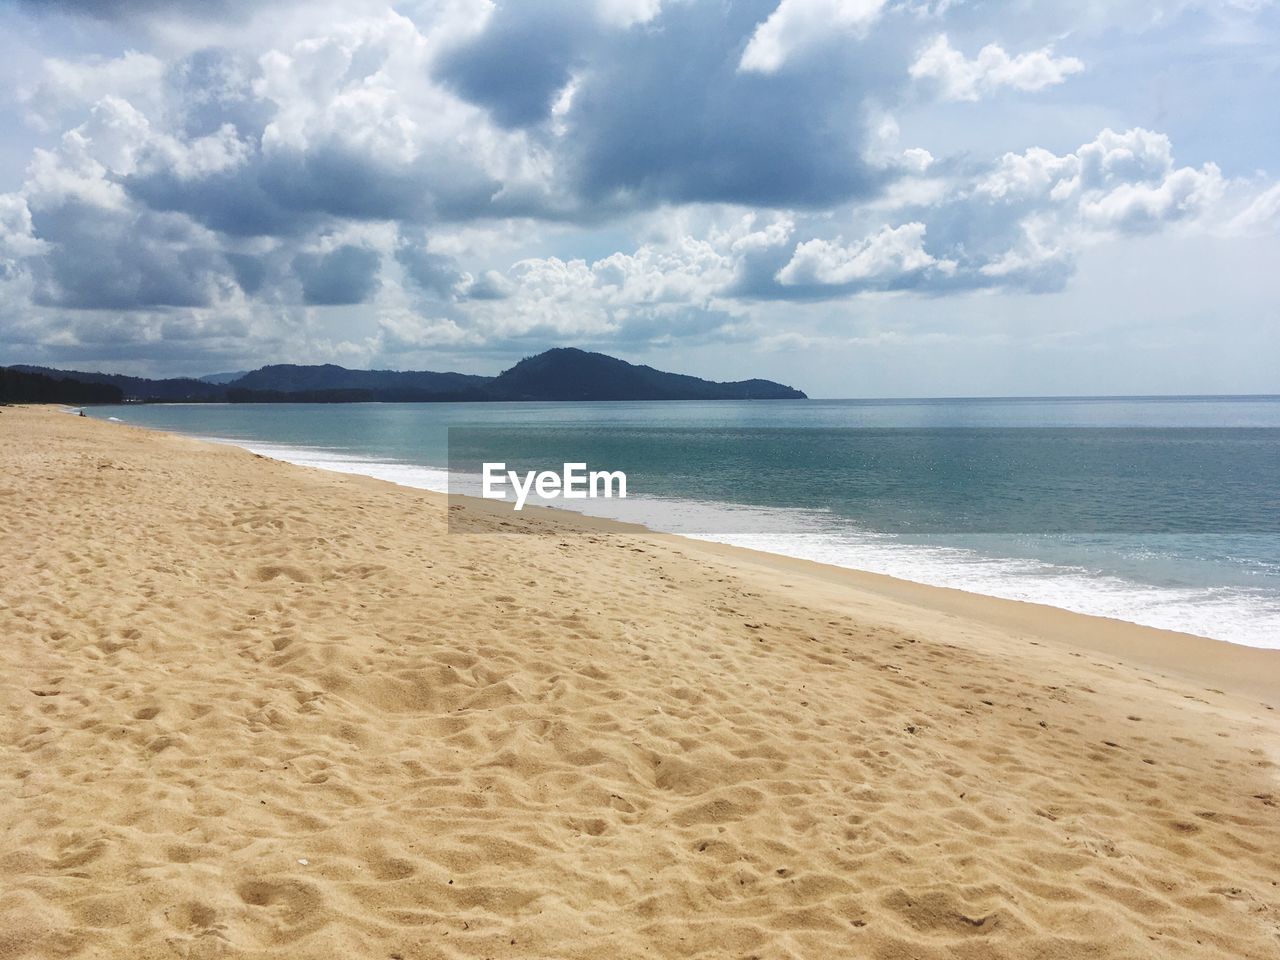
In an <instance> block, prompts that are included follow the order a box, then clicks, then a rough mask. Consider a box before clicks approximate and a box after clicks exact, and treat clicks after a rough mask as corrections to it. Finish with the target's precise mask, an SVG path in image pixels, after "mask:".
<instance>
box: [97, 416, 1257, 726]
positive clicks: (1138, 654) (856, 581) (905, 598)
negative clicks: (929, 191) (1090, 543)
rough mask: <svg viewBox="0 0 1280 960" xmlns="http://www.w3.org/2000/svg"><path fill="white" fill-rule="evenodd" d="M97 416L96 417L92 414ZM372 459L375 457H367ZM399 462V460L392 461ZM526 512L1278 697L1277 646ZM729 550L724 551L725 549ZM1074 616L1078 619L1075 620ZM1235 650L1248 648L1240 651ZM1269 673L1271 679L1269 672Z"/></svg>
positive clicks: (224, 442)
mask: <svg viewBox="0 0 1280 960" xmlns="http://www.w3.org/2000/svg"><path fill="white" fill-rule="evenodd" d="M91 419H97V418H91ZM100 422H103V423H107V422H110V423H113V424H114V425H115V426H128V427H132V428H135V429H139V430H144V431H149V432H154V433H158V434H162V435H169V436H177V437H183V438H185V439H189V440H195V441H197V442H202V443H211V444H214V445H217V446H230V447H234V448H237V449H240V450H245V451H247V452H249V453H251V454H253V455H255V456H263V457H266V458H268V459H272V460H275V461H277V462H279V463H287V464H289V465H290V466H295V467H299V468H300V469H305V470H320V471H323V472H328V473H334V474H337V475H339V476H351V477H362V478H364V479H367V480H373V481H376V482H379V483H389V484H391V485H392V486H394V487H397V488H400V489H405V490H416V491H419V492H422V493H428V494H433V495H435V496H440V497H451V498H454V499H460V500H464V501H467V502H470V503H472V505H473V506H474V505H476V504H481V503H482V501H480V500H479V498H476V497H472V496H469V495H466V494H447V493H444V492H443V491H439V490H434V489H431V488H428V487H421V486H415V485H412V484H409V483H402V482H399V481H397V480H392V479H387V478H385V477H378V476H374V475H371V474H369V473H367V472H362V471H360V470H354V469H353V470H339V469H334V468H332V467H328V466H315V465H312V464H310V463H299V462H297V461H294V460H289V459H285V458H283V457H277V456H272V454H271V453H270V452H259V451H258V450H255V449H254V446H255V445H256V446H261V447H266V448H271V447H280V446H286V447H287V445H285V444H279V443H276V442H274V441H242V440H230V439H222V438H213V437H205V436H195V435H191V434H184V433H180V432H177V431H172V430H165V429H160V428H156V427H150V426H145V425H140V424H132V423H128V422H127V421H107V420H102V421H100ZM288 449H296V450H297V451H298V452H300V453H307V452H317V453H324V452H326V451H324V450H321V449H317V450H315V451H310V450H309V448H301V447H299V448H288ZM369 463H370V464H372V463H374V461H369ZM395 465H396V466H400V464H395ZM404 466H408V467H410V468H411V469H414V470H418V469H421V470H432V471H441V472H443V470H444V468H439V467H424V466H421V465H415V464H406V465H404ZM526 512H527V513H528V514H536V513H537V512H542V513H546V514H547V515H548V516H551V517H553V518H569V517H573V518H581V519H583V520H585V521H586V522H587V523H588V524H590V525H596V526H598V527H599V528H601V529H614V528H616V529H619V530H623V531H626V532H630V533H637V532H638V533H643V534H644V535H647V536H655V537H672V538H674V539H676V540H677V541H678V542H680V543H683V544H687V545H690V546H691V547H692V546H695V545H697V546H702V547H705V548H706V549H707V550H708V552H709V553H711V554H713V555H715V556H720V557H734V556H737V557H739V558H740V559H745V558H746V557H747V556H750V557H752V558H757V559H756V562H757V563H758V564H759V566H761V567H762V568H769V569H771V570H773V571H775V572H786V571H794V572H797V573H802V574H807V575H810V576H814V577H817V578H819V579H822V580H829V581H831V582H833V583H842V584H844V585H845V586H847V587H850V588H854V589H858V590H861V591H864V592H867V593H870V594H872V595H874V596H877V597H881V598H883V599H889V600H894V601H899V602H904V603H907V604H911V605H915V606H921V607H926V608H929V609H933V610H936V611H938V612H940V613H943V614H954V615H962V616H968V617H973V618H978V619H986V620H990V621H992V622H997V623H1000V624H1002V625H1004V626H1005V627H1007V628H1009V629H1017V630H1021V631H1023V632H1028V633H1033V634H1035V635H1037V636H1041V635H1047V636H1049V637H1052V638H1055V639H1065V638H1070V642H1073V643H1075V644H1076V645H1078V646H1081V647H1082V648H1084V649H1089V650H1092V651H1093V652H1096V653H1102V654H1107V653H1112V654H1118V655H1121V656H1123V657H1125V658H1128V659H1131V660H1132V661H1133V662H1135V663H1140V664H1142V665H1144V666H1147V667H1151V668H1153V669H1157V670H1169V671H1173V672H1175V673H1179V674H1181V675H1183V676H1184V677H1188V678H1189V677H1193V676H1196V675H1197V673H1199V672H1204V675H1205V677H1206V679H1207V680H1208V681H1209V682H1211V683H1215V684H1217V685H1221V684H1223V683H1227V684H1232V685H1237V686H1240V687H1241V688H1242V689H1245V688H1247V689H1248V690H1250V691H1251V692H1252V693H1254V694H1256V695H1258V696H1269V697H1271V698H1272V699H1274V700H1276V701H1280V648H1272V647H1256V646H1252V645H1249V644H1244V643H1237V642H1234V641H1230V640H1223V639H1220V638H1217V637H1209V636H1204V635H1202V634H1196V633H1190V632H1187V631H1182V630H1173V629H1169V628H1165V627H1157V626H1151V625H1149V624H1143V623H1138V622H1136V621H1133V620H1124V619H1122V618H1119V617H1110V616H1104V615H1100V614H1095V613H1086V612H1082V611H1079V610H1071V609H1069V608H1066V607H1060V606H1056V605H1054V604H1051V603H1043V602H1039V601H1035V600H1024V599H1015V598H1011V597H1002V596H999V595H995V594H988V593H981V592H978V591H974V590H968V589H965V588H963V587H952V586H943V585H939V584H932V583H926V582H923V581H918V580H911V579H907V578H905V577H899V576H894V575H892V574H886V573H880V572H877V571H874V570H865V569H859V568H855V567H845V566H840V565H837V564H832V563H825V562H822V561H818V560H811V559H808V558H805V557H797V556H793V555H790V554H785V553H781V552H774V551H767V550H758V549H753V548H751V547H745V546H739V545H735V544H730V543H725V542H724V541H720V540H714V539H710V538H702V537H686V536H681V535H680V534H672V533H667V532H665V531H661V530H654V529H651V528H648V527H644V526H641V525H635V524H629V523H627V522H625V521H619V520H612V519H609V518H603V517H596V516H593V515H591V514H587V513H582V512H579V511H577V510H572V509H567V508H565V509H552V510H551V511H550V512H549V513H548V512H547V510H546V508H539V507H535V506H532V505H531V506H529V507H528V508H526ZM725 551H727V553H726V552H725ZM1075 618H1083V620H1076V619H1075ZM1094 636H1098V637H1101V638H1103V639H1102V640H1100V641H1097V642H1090V641H1089V640H1087V639H1086V640H1081V639H1079V638H1081V637H1086V638H1088V637H1094ZM1235 651H1252V653H1248V652H1246V653H1240V654H1237V653H1236V652H1235ZM1273 678H1274V679H1273Z"/></svg>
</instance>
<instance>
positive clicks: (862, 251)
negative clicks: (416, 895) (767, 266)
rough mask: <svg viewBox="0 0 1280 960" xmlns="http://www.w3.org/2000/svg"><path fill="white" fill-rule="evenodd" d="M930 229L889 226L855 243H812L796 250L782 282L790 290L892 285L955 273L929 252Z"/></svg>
mask: <svg viewBox="0 0 1280 960" xmlns="http://www.w3.org/2000/svg"><path fill="white" fill-rule="evenodd" d="M926 229H927V228H926V227H925V225H924V224H923V223H904V224H902V225H901V226H898V227H889V226H885V227H883V228H881V229H880V231H879V232H877V233H875V234H873V235H872V236H869V237H867V238H866V239H864V240H861V241H858V242H855V243H845V242H844V239H843V238H841V237H837V238H836V239H835V240H808V241H806V242H804V243H802V244H800V245H799V246H798V247H796V251H795V254H794V255H793V256H792V258H791V260H790V261H789V262H788V263H787V265H786V266H785V267H783V268H782V269H781V270H780V271H778V281H779V282H780V283H782V284H784V285H786V286H794V285H799V284H828V285H840V284H849V283H857V282H868V283H870V282H879V283H891V282H892V281H894V280H897V279H900V278H901V277H903V276H906V275H910V274H915V273H920V272H921V271H923V270H927V269H933V270H937V271H939V272H940V273H943V274H948V275H949V274H952V273H954V272H955V269H956V265H955V263H954V262H953V261H950V260H938V259H937V258H936V257H933V256H930V255H929V254H928V253H927V252H926V251H925V249H924V236H925V231H926Z"/></svg>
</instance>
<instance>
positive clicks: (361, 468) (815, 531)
mask: <svg viewBox="0 0 1280 960" xmlns="http://www.w3.org/2000/svg"><path fill="white" fill-rule="evenodd" d="M209 439H213V440H218V441H219V442H223V443H232V444H235V445H237V446H240V447H244V448H245V449H248V450H251V451H253V452H255V453H259V454H262V455H263V456H267V457H272V458H274V459H278V460H285V461H287V462H289V463H295V464H298V465H300V466H308V467H318V468H320V469H324V470H333V471H336V472H339V473H352V474H360V475H363V476H369V477H376V478H377V479H380V480H388V481H391V482H392V483H397V484H400V485H402V486H406V487H414V488H416V489H420V490H432V491H435V492H437V493H449V492H453V493H461V494H469V495H472V496H479V493H480V478H479V477H478V476H463V475H458V474H450V472H449V471H448V470H444V469H440V468H437V467H425V466H419V465H416V464H409V463H401V462H396V461H392V460H378V459H372V458H369V457H364V456H355V455H350V454H346V453H342V452H340V451H333V450H320V449H312V448H306V447H292V446H288V445H284V444H278V443H268V442H262V441H244V440H227V439H225V438H219V437H211V438H209ZM530 502H531V503H533V502H534V500H533V499H532V498H531V500H530ZM544 505H554V506H556V507H559V508H562V509H565V508H568V509H575V510H578V511H579V512H583V513H588V514H590V515H593V516H601V517H608V518H611V519H616V520H622V521H625V522H628V523H637V524H643V525H645V526H648V527H650V528H652V529H656V530H662V531H664V532H668V533H677V534H682V535H684V536H691V537H696V538H698V539H703V540H710V541H714V542H720V543H726V544H729V545H733V546H741V547H747V548H750V549H753V550H761V551H765V552H769V553H777V554H783V555H785V556H790V557H796V558H798V559H803V560H813V561H816V562H819V563H826V564H831V565H833V566H838V567H845V568H848V569H854V570H866V571H870V572H872V573H882V574H886V575H889V576H893V577H897V578H899V579H902V580H910V581H913V582H916V583H922V584H928V585H931V586H940V587H953V588H955V589H959V590H965V591H968V592H971V593H980V594H985V595H987V596H992V597H1001V598H1004V599H1008V600H1023V601H1027V602H1031V603H1042V604H1047V605H1050V606H1054V607H1059V608H1061V609H1064V610H1072V611H1075V612H1078V613H1086V614H1092V615H1094V616H1102V617H1112V618H1115V619H1117V620H1124V621H1128V622H1130V623H1139V624H1144V625H1146V626H1152V627H1161V628H1163V629H1167V630H1177V631H1181V632H1184V633H1193V634H1198V635H1200V636H1206V637H1215V638H1217V639H1220V640H1228V641H1231V642H1233V643H1239V644H1244V645H1247V646H1254V647H1268V648H1280V606H1277V603H1276V600H1275V598H1274V597H1270V596H1268V595H1267V594H1266V593H1265V592H1262V591H1249V590H1247V589H1244V588H1235V587H1205V588H1191V587H1165V586H1155V585H1149V584H1143V583H1138V582H1134V581H1130V580H1127V579H1124V578H1121V577H1116V576H1108V575H1104V574H1101V573H1099V572H1097V571H1091V570H1089V569H1087V568H1084V567H1080V566H1069V565H1063V564H1052V563H1047V562H1044V561H1040V560H1034V559H1027V558H1022V559H1015V558H1007V557H996V556H988V555H986V554H984V553H982V552H980V551H978V550H975V549H970V548H968V547H954V546H939V545H929V544H918V543H905V542H903V541H901V540H900V539H898V538H896V537H894V536H892V535H887V534H877V533H872V532H868V531H862V530H858V529H856V528H854V527H852V526H851V525H850V524H849V523H848V522H846V521H842V520H839V519H837V518H834V517H831V516H828V515H824V514H821V513H818V512H815V511H809V510H802V509H792V508H780V507H747V506H738V505H732V504H709V503H702V502H697V501H690V500H675V499H662V498H643V497H633V498H629V499H626V500H599V499H597V500H578V501H565V500H556V501H554V504H544ZM707 531H737V532H720V533H708V532H707Z"/></svg>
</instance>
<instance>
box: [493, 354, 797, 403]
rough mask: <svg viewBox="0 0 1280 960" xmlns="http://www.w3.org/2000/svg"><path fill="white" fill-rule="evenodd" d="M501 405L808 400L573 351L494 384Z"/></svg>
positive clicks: (757, 385) (754, 383) (525, 366)
mask: <svg viewBox="0 0 1280 960" xmlns="http://www.w3.org/2000/svg"><path fill="white" fill-rule="evenodd" d="M488 392H489V393H490V394H492V395H493V396H494V397H496V398H497V399H501V400H803V399H805V395H804V394H803V393H801V392H800V391H799V390H793V389H792V388H791V387H786V386H783V385H782V384H780V383H774V382H773V381H771V380H739V381H737V382H734V383H717V382H716V381H714V380H702V379H700V378H698V377H690V376H686V375H684V374H680V373H664V372H663V371H661V370H655V369H654V368H653V367H647V366H637V365H636V364H633V363H627V362H626V361H625V360H619V359H617V358H616V357H610V356H606V355H605V354H603V353H588V352H586V351H585V350H578V349H575V348H573V347H559V348H557V349H554V350H547V351H546V352H545V353H540V354H538V355H537V356H536V357H527V358H526V359H524V360H521V361H520V362H519V363H517V364H516V365H515V366H514V367H512V368H511V369H510V370H504V371H503V372H502V373H500V374H499V375H498V376H497V377H495V378H494V379H493V380H492V381H491V382H490V383H489V384H488Z"/></svg>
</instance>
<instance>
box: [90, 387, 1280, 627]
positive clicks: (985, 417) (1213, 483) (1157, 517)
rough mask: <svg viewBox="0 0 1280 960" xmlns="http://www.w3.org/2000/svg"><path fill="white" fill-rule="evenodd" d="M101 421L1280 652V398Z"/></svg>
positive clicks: (207, 407)
mask: <svg viewBox="0 0 1280 960" xmlns="http://www.w3.org/2000/svg"><path fill="white" fill-rule="evenodd" d="M87 412H88V413H89V415H90V416H94V417H99V418H103V419H111V420H117V421H123V422H126V423H131V424H135V425H137V426H142V427H150V428H156V429H161V430H167V431H175V432H179V433H183V434H188V435H191V436H196V437H202V438H206V439H210V440H215V441H218V442H223V443H231V444H235V445H238V446H241V447H244V448H247V449H249V450H252V451H254V452H257V453H260V454H263V455H265V456H269V457H274V458H278V459H280V460H286V461H289V462H291V463H297V464H302V465H305V466H311V467H319V468H321V469H325V470H335V471H339V472H343V473H356V474H365V475H368V476H372V477H378V478H381V479H385V480H390V481H393V482H395V483H400V484H403V485H405V486H410V487H417V488H422V489H428V490H436V491H441V492H453V493H455V494H456V493H468V494H474V493H477V492H478V490H479V482H478V473H479V467H480V464H481V463H482V462H490V461H502V462H504V463H506V464H507V465H508V467H509V468H512V469H517V468H518V469H521V470H523V469H547V468H553V469H556V470H557V471H558V470H559V469H560V466H561V461H563V462H571V461H575V462H584V463H586V464H587V465H588V466H589V468H590V469H593V470H595V469H601V470H618V469H621V470H624V471H625V472H626V474H627V479H628V491H627V492H628V496H627V499H626V500H625V501H623V500H617V499H615V500H599V499H597V500H579V501H556V503H557V505H559V506H562V507H563V506H572V507H574V508H577V509H583V510H585V511H587V512H591V513H596V514H599V515H604V516H614V517H617V518H619V519H624V520H629V521H634V522H641V523H644V524H646V525H648V526H650V527H652V528H654V529H660V530H664V531H669V532H673V533H680V534H683V535H686V536H694V537H700V538H704V539H710V540H716V541H720V542H724V543H730V544H736V545H740V546H746V547H751V548H753V549H757V550H765V551H770V552H773V553H779V554H785V555H788V556H792V557H799V558H803V559H809V560H816V561H820V562H822V563H827V564H834V565H836V566H840V567H848V568H852V569H857V570H868V571H873V572H876V573H883V574H889V575H891V576H894V577H899V578H902V579H905V580H911V581H916V582H918V583H924V584H932V585H936V586H945V587H954V588H958V589H961V590H967V591H971V592H974V593H981V594H987V595H990V596H995V597H1004V598H1008V599H1013V600H1026V601H1032V602H1036V603H1044V604H1050V605H1053V606H1056V607H1061V608H1063V609H1067V610H1074V611H1078V612H1081V613H1088V614H1095V615H1100V616H1105V617H1114V618H1117V619H1120V620H1126V621H1130V622H1133V623H1140V624H1147V625H1149V626H1154V627H1163V628H1166V629H1171V630H1179V631H1183V632H1187V633H1193V634H1199V635H1201V636H1206V637H1214V638H1218V639H1222V640H1227V641H1230V642H1234V643H1239V644H1246V645H1250V646H1256V647H1271V648H1280V397H1274V396H1255V397H1087V398H1077V397H1072V398H999V399H919V400H802V401H716V402H696V401H687V402H686V401H672V402H608V403H591V402H578V403H418V404H407V403H406V404H396V403H359V404H155V405H142V404H127V405H123V406H104V407H90V408H88V410H87Z"/></svg>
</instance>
